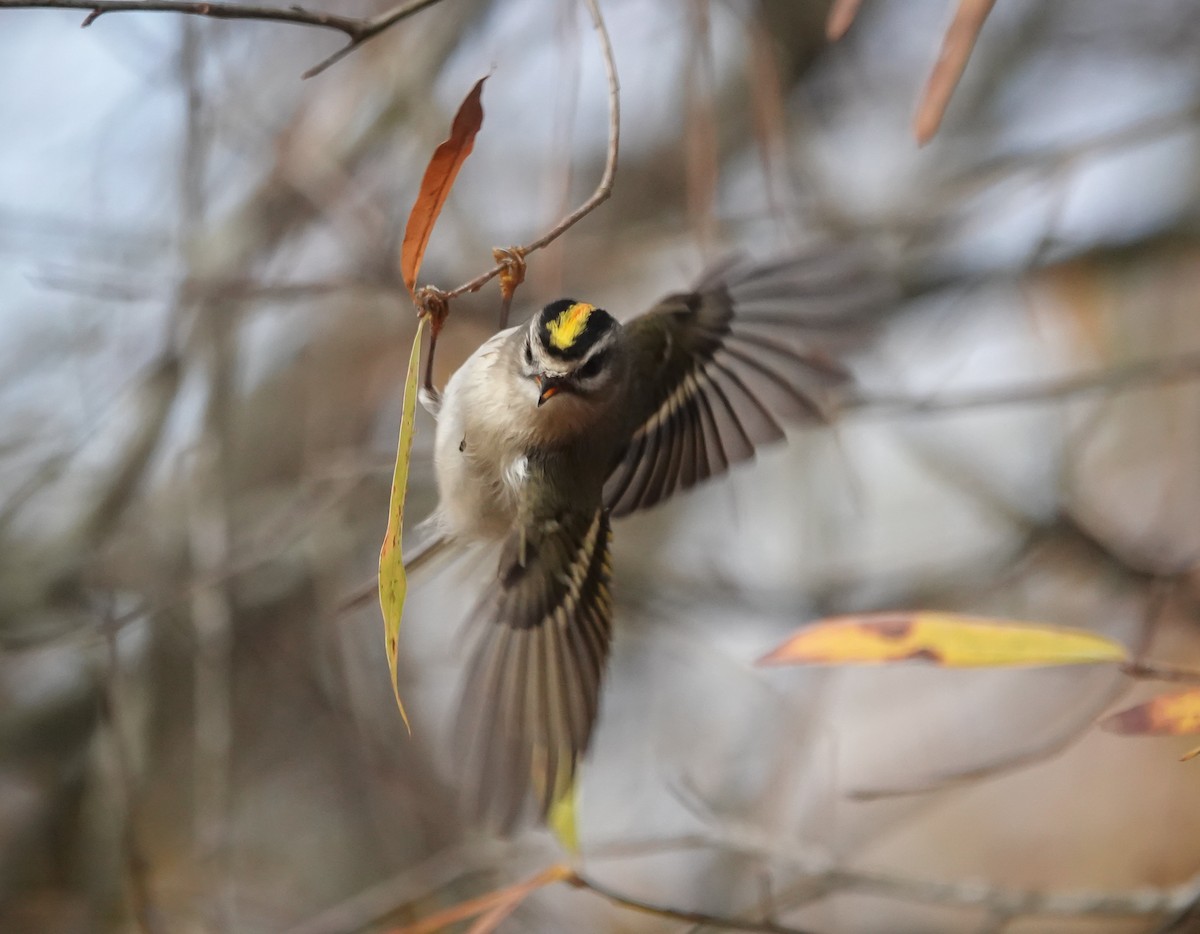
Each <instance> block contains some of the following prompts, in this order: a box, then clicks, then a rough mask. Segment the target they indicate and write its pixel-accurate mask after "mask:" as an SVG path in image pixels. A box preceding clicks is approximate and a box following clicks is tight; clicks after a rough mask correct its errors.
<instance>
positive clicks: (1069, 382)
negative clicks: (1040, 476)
mask: <svg viewBox="0 0 1200 934" xmlns="http://www.w3.org/2000/svg"><path fill="white" fill-rule="evenodd" d="M1197 377H1200V353H1185V354H1180V355H1178V356H1176V357H1165V358H1163V359H1159V360H1145V361H1141V362H1138V363H1130V364H1128V365H1126V366H1119V367H1112V368H1110V369H1106V370H1101V371H1100V372H1097V373H1086V374H1084V375H1082V376H1071V377H1067V378H1066V379H1052V380H1042V381H1036V382H1029V383H1027V384H1025V385H1017V386H1011V387H1002V388H1000V389H984V390H980V391H978V392H970V393H960V394H957V395H942V396H936V395H931V396H927V397H922V396H904V395H893V396H866V395H864V396H861V397H859V398H857V399H853V400H851V401H850V402H849V403H848V404H847V409H848V410H853V411H857V412H861V413H864V414H869V415H941V414H947V413H951V412H962V411H965V410H969V409H986V408H994V407H998V406H1006V405H1026V404H1034V403H1043V402H1054V401H1056V400H1058V399H1065V398H1069V397H1070V396H1077V395H1084V394H1086V393H1093V392H1115V391H1119V390H1124V389H1130V388H1132V387H1135V386H1146V385H1161V384H1165V383H1173V382H1178V381H1183V380H1190V379H1196V378H1197Z"/></svg>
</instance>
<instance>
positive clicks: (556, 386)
mask: <svg viewBox="0 0 1200 934" xmlns="http://www.w3.org/2000/svg"><path fill="white" fill-rule="evenodd" d="M537 384H538V387H539V388H540V389H541V390H542V393H541V395H539V396H538V406H539V407H541V406H543V405H545V404H546V400H548V399H550V398H552V397H553V396H556V395H558V394H559V393H560V392H561V391H562V390H563V389H564V388H565V387H566V385H567V382H566V380H564V379H562V378H561V377H556V376H538V377H537Z"/></svg>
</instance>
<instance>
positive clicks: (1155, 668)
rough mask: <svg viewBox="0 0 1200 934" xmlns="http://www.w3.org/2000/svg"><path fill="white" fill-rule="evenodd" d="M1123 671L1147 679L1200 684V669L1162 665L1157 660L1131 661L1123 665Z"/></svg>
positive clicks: (1130, 675)
mask: <svg viewBox="0 0 1200 934" xmlns="http://www.w3.org/2000/svg"><path fill="white" fill-rule="evenodd" d="M1121 673H1122V674H1125V675H1128V676H1129V677H1131V678H1139V679H1144V680H1147V681H1170V682H1172V683H1175V684H1200V671H1197V670H1196V669H1195V668H1177V667H1176V666H1174V665H1161V664H1158V663H1156V662H1129V663H1128V664H1125V665H1122V666H1121Z"/></svg>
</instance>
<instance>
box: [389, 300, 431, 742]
mask: <svg viewBox="0 0 1200 934" xmlns="http://www.w3.org/2000/svg"><path fill="white" fill-rule="evenodd" d="M424 330H425V319H424V318H422V319H421V320H420V321H419V322H418V323H417V333H416V334H415V335H413V345H412V353H411V354H409V357H408V376H407V377H405V380H404V403H403V405H402V407H401V409H400V440H399V442H398V443H397V445H396V467H395V470H394V471H393V472H392V494H391V499H390V500H389V503H388V523H387V532H385V533H384V536H383V545H382V546H381V547H380V549H379V606H380V609H382V610H383V638H384V644H385V646H386V647H387V662H388V671H389V672H390V673H391V679H392V693H393V694H394V695H395V697H396V706H397V707H399V708H400V717H401V718H402V719H403V720H404V726H405V728H406V729H408V731H409V733H411V732H412V727H411V726H409V723H408V714H407V713H405V711H404V702H403V701H401V700H400V685H399V683H398V681H397V679H398V677H399V674H398V672H397V667H398V664H399V659H400V617H401V616H402V615H403V613H404V595H405V593H407V591H408V579H407V578H406V577H405V574H404V557H403V555H402V554H401V552H400V538H401V533H402V532H403V531H404V494H405V492H406V491H407V489H408V465H409V462H410V461H411V460H412V440H413V421H414V419H415V417H416V408H417V371H418V370H419V368H420V367H419V364H420V359H421V335H422V333H423V332H424Z"/></svg>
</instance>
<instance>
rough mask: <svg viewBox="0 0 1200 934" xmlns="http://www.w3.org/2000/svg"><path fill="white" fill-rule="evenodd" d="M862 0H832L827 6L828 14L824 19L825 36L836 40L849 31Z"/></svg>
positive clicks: (831, 40) (833, 40) (830, 39)
mask: <svg viewBox="0 0 1200 934" xmlns="http://www.w3.org/2000/svg"><path fill="white" fill-rule="evenodd" d="M860 6H862V0H833V6H831V7H830V8H829V16H828V17H827V18H826V20H825V38H826V39H828V40H829V41H830V42H837V41H838V40H839V39H840V38H842V36H844V35H846V33H847V31H849V29H850V26H851V24H853V22H854V17H855V16H857V15H858V8H859V7H860Z"/></svg>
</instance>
